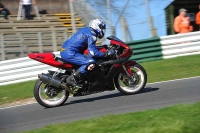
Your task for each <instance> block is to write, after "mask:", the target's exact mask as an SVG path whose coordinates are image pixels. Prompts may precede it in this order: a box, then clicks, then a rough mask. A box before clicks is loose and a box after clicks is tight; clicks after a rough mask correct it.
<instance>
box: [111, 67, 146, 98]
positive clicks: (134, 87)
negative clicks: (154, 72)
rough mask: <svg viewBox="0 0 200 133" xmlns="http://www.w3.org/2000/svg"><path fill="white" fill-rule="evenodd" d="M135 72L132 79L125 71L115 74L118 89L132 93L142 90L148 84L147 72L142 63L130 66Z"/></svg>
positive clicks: (128, 93)
mask: <svg viewBox="0 0 200 133" xmlns="http://www.w3.org/2000/svg"><path fill="white" fill-rule="evenodd" d="M130 69H131V72H132V74H133V76H132V77H133V79H134V81H133V80H131V79H130V78H129V77H128V76H127V75H126V74H125V73H119V74H117V75H116V76H115V78H114V82H115V86H116V87H117V89H118V90H119V91H120V92H121V93H123V94H126V95H131V94H135V93H138V92H140V91H141V90H142V89H143V88H144V87H145V85H146V82H147V74H146V71H145V69H144V68H143V67H142V66H141V65H140V64H134V65H132V66H130Z"/></svg>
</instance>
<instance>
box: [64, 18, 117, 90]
mask: <svg viewBox="0 0 200 133" xmlns="http://www.w3.org/2000/svg"><path fill="white" fill-rule="evenodd" d="M105 29H106V24H105V22H103V21H102V20H100V19H94V20H91V21H90V23H89V27H85V28H82V29H80V30H79V31H77V32H76V33H75V34H74V35H72V36H71V37H70V38H69V39H68V40H66V41H65V42H64V44H63V45H62V48H61V52H60V55H61V57H62V58H63V59H64V60H66V61H67V62H69V63H72V64H76V65H79V66H80V68H79V69H78V70H77V71H76V72H75V73H73V74H72V75H70V76H69V77H68V78H67V83H68V84H69V85H72V86H76V87H77V88H82V85H80V84H78V82H77V81H79V80H81V81H83V80H84V76H85V74H86V73H87V72H88V71H91V70H93V69H94V67H95V60H94V59H93V58H92V57H96V58H100V57H109V56H112V55H113V54H114V51H113V50H110V51H107V52H105V53H104V52H100V51H99V50H98V49H97V47H96V41H97V38H99V39H101V38H103V37H104V34H105ZM87 48H88V53H89V55H90V56H91V57H86V56H84V55H83V52H84V51H85V50H86V49H87Z"/></svg>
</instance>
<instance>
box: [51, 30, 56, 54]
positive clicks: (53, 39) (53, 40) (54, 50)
mask: <svg viewBox="0 0 200 133" xmlns="http://www.w3.org/2000/svg"><path fill="white" fill-rule="evenodd" d="M51 29H52V30H51V31H52V33H51V35H52V46H53V52H56V51H57V41H56V31H55V29H54V27H51Z"/></svg>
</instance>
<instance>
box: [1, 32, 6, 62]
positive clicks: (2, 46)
mask: <svg viewBox="0 0 200 133" xmlns="http://www.w3.org/2000/svg"><path fill="white" fill-rule="evenodd" d="M3 36H4V35H3V33H1V60H2V61H3V60H5V50H4V37H3Z"/></svg>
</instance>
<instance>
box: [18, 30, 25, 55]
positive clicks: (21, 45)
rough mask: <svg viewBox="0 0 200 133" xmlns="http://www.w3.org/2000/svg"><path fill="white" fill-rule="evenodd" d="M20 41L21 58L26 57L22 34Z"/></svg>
mask: <svg viewBox="0 0 200 133" xmlns="http://www.w3.org/2000/svg"><path fill="white" fill-rule="evenodd" d="M19 41H20V53H21V57H24V44H23V38H22V34H21V33H19Z"/></svg>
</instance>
